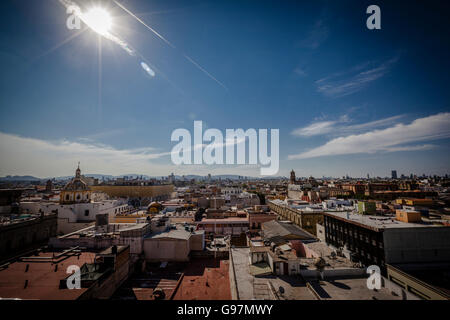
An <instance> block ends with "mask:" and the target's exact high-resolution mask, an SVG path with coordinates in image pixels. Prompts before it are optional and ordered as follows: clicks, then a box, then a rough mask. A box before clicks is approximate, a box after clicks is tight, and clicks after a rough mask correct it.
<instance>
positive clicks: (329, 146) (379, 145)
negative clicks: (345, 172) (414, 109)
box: [288, 112, 450, 160]
mask: <svg viewBox="0 0 450 320" xmlns="http://www.w3.org/2000/svg"><path fill="white" fill-rule="evenodd" d="M444 138H450V113H448V112H446V113H439V114H436V115H432V116H429V117H424V118H419V119H416V120H414V121H413V122H411V123H410V124H401V123H399V124H396V125H394V126H393V127H390V128H387V129H381V130H373V131H369V132H366V133H363V134H354V135H350V136H346V137H339V138H335V139H332V140H330V141H328V142H327V143H325V144H324V145H322V146H320V147H317V148H314V149H311V150H309V151H305V152H302V153H299V154H295V155H290V156H289V157H288V159H290V160H292V159H306V158H314V157H321V156H333V155H343V154H357V153H376V152H396V151H417V150H427V149H430V148H432V147H433V146H431V145H412V146H411V145H409V144H411V143H417V142H421V141H432V140H438V139H444Z"/></svg>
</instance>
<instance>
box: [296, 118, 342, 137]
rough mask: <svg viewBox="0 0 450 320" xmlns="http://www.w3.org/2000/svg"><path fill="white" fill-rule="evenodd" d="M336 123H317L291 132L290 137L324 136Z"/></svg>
mask: <svg viewBox="0 0 450 320" xmlns="http://www.w3.org/2000/svg"><path fill="white" fill-rule="evenodd" d="M336 123H337V122H336V121H317V122H314V123H311V124H310V125H308V126H306V127H303V128H297V129H295V130H293V131H292V135H294V136H305V137H311V136H316V135H322V134H326V133H329V132H331V131H332V130H334V125H335V124H336Z"/></svg>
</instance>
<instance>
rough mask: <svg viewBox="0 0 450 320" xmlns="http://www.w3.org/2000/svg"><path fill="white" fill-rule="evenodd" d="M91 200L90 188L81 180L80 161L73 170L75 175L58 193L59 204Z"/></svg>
mask: <svg viewBox="0 0 450 320" xmlns="http://www.w3.org/2000/svg"><path fill="white" fill-rule="evenodd" d="M88 202H91V190H90V188H89V186H88V185H87V183H86V182H85V181H83V178H82V176H81V170H80V163H79V162H78V168H77V170H76V171H75V177H74V178H73V179H72V180H71V181H69V182H68V183H67V184H66V185H65V186H64V188H63V190H62V191H61V193H60V195H59V203H60V204H74V203H88Z"/></svg>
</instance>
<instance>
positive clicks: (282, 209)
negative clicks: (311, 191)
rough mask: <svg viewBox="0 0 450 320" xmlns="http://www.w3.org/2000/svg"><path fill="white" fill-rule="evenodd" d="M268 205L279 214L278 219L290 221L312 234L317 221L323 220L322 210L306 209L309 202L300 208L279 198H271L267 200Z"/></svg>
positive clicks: (315, 231)
mask: <svg viewBox="0 0 450 320" xmlns="http://www.w3.org/2000/svg"><path fill="white" fill-rule="evenodd" d="M268 205H269V208H270V209H271V210H272V211H274V212H275V213H276V214H278V215H279V219H284V220H289V221H292V222H293V223H294V224H295V225H297V226H299V227H300V228H302V229H304V230H306V231H307V232H309V233H311V234H313V235H316V234H317V230H316V225H317V223H321V222H323V210H322V209H316V210H314V209H311V210H306V209H307V206H309V204H307V205H305V207H304V208H303V209H301V208H296V207H294V206H293V205H288V204H286V203H285V202H284V201H281V200H272V201H268Z"/></svg>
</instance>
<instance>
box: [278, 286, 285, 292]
mask: <svg viewBox="0 0 450 320" xmlns="http://www.w3.org/2000/svg"><path fill="white" fill-rule="evenodd" d="M278 291H279V292H280V293H281V294H284V288H283V287H282V286H280V287H279V288H278Z"/></svg>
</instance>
